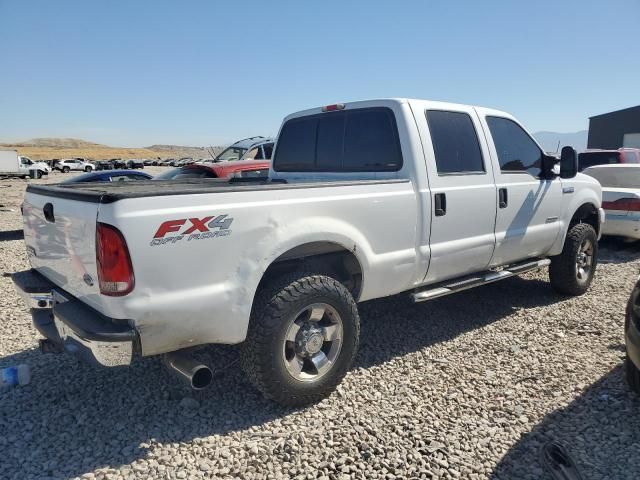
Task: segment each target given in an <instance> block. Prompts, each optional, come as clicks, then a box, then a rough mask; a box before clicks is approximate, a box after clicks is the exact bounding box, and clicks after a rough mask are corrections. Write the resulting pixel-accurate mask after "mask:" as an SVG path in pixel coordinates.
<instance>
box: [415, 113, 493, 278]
mask: <svg viewBox="0 0 640 480" xmlns="http://www.w3.org/2000/svg"><path fill="white" fill-rule="evenodd" d="M445 105H446V106H441V105H440V104H436V103H434V104H431V103H428V102H427V103H426V104H425V108H424V109H423V110H422V111H415V112H414V115H415V118H416V122H417V124H418V126H419V129H420V132H421V137H422V140H423V145H424V152H425V159H426V169H427V176H428V181H429V189H430V191H431V205H432V208H431V235H430V239H429V246H430V249H431V260H430V263H429V269H428V270H427V273H426V276H425V278H424V281H425V282H430V283H431V282H437V281H440V280H445V279H448V278H452V277H457V276H460V275H464V274H467V273H472V272H476V271H481V270H484V269H486V268H487V266H488V265H489V261H490V260H491V256H492V255H493V249H494V245H495V236H494V226H495V217H496V187H495V182H494V179H493V171H492V164H491V161H490V156H489V152H488V150H487V146H486V144H485V142H484V141H482V138H483V137H482V127H481V125H480V123H479V119H478V116H477V114H476V112H475V111H474V110H473V108H472V107H465V106H451V105H449V104H445Z"/></svg>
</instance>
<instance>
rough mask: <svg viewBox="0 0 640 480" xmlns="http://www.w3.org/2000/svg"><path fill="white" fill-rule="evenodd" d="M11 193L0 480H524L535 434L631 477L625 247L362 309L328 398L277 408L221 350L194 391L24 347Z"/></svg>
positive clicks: (151, 365) (635, 259)
mask: <svg viewBox="0 0 640 480" xmlns="http://www.w3.org/2000/svg"><path fill="white" fill-rule="evenodd" d="M149 170H150V171H151V170H152V169H149ZM52 177H53V178H50V179H48V180H44V181H45V182H50V181H57V180H58V179H60V178H62V177H61V174H54V175H53V176H52ZM29 181H32V180H29ZM27 183H28V181H23V180H2V181H0V204H2V205H3V207H0V272H2V273H3V274H4V275H3V276H1V277H0V291H1V292H3V296H2V303H1V304H0V305H1V306H0V367H4V366H8V365H15V364H18V363H27V364H29V365H30V366H31V369H32V375H33V380H32V383H31V384H29V385H27V386H24V387H20V388H13V389H5V390H3V391H0V452H1V457H0V478H2V479H5V478H6V479H20V480H23V479H29V478H75V477H81V478H110V479H123V478H125V479H128V478H166V479H183V478H195V479H197V478H246V479H250V478H263V479H266V478H275V479H278V478H299V479H305V478H306V479H312V478H324V479H343V478H344V479H346V478H358V479H374V478H381V479H382V478H384V479H393V478H468V479H481V478H493V479H540V478H550V477H547V476H546V474H545V473H544V472H543V470H542V466H541V464H540V462H539V449H540V446H541V445H542V444H544V443H545V442H546V441H547V440H550V439H557V440H560V441H562V442H563V443H565V444H566V445H567V447H568V449H569V451H570V452H571V453H572V455H573V457H574V458H575V460H576V463H577V464H578V465H579V466H580V468H581V470H582V473H583V475H584V477H585V479H621V478H629V479H632V478H638V477H639V476H640V455H639V454H640V409H639V407H640V400H639V399H638V398H636V397H635V396H634V395H633V394H631V393H630V392H629V390H628V389H627V387H626V385H625V383H624V381H623V369H622V367H621V365H622V360H623V358H624V339H623V323H624V307H625V303H626V300H627V297H628V295H629V292H630V291H631V288H632V286H633V283H634V281H635V279H636V277H637V275H638V270H639V266H640V247H639V246H638V245H637V244H624V243H621V242H614V241H607V242H605V244H604V245H603V246H602V255H601V264H600V265H599V267H598V272H597V276H596V279H595V281H594V284H593V286H592V288H591V290H590V291H589V292H588V293H587V294H586V295H584V296H582V297H580V298H567V297H562V296H559V295H557V294H555V293H554V292H553V291H552V290H551V288H550V287H549V285H548V283H547V274H546V272H540V273H536V274H528V275H526V276H525V277H523V278H515V279H510V280H506V281H504V282H501V283H497V284H493V285H489V286H485V287H481V288H478V289H475V290H470V291H466V292H463V293H460V294H458V295H454V296H450V297H445V298H442V299H439V300H435V301H432V302H430V303H426V304H421V305H413V304H411V303H410V302H409V301H408V299H407V298H406V297H404V296H397V297H393V298H388V299H384V300H376V301H373V302H367V303H365V304H362V305H361V317H362V341H361V345H362V346H361V350H360V353H359V355H358V357H357V360H356V362H355V366H354V367H353V369H352V370H351V372H350V373H349V374H348V375H347V377H346V379H345V381H344V382H343V384H342V385H341V387H340V388H339V390H338V392H337V393H336V394H334V395H333V396H332V397H331V398H329V399H327V400H324V401H323V402H321V403H320V404H318V405H316V406H313V407H310V408H306V409H302V410H292V409H285V408H282V407H279V406H277V405H274V404H272V403H270V402H268V401H266V400H264V399H263V398H262V397H261V396H260V395H259V394H258V393H256V392H255V391H254V390H253V389H252V388H251V387H250V386H249V384H248V383H247V381H246V380H245V378H244V376H243V374H242V372H241V371H240V369H239V366H238V363H237V359H238V351H237V348H236V347H212V348H209V349H207V350H205V351H203V353H202V357H203V359H205V360H207V361H208V362H210V364H211V365H212V366H213V367H215V369H216V381H215V383H214V385H213V386H212V387H211V388H210V389H208V390H207V391H204V392H199V393H197V394H191V393H190V392H189V391H187V390H185V389H184V388H183V387H182V386H181V385H179V384H177V383H176V381H175V380H174V378H173V376H171V374H170V373H168V372H167V371H166V370H165V369H164V367H163V366H162V365H161V363H160V362H159V360H158V359H153V358H152V359H143V360H137V361H136V362H135V363H134V365H133V366H132V367H130V368H124V369H110V370H108V369H94V368H91V367H88V366H85V365H81V364H79V363H77V362H76V361H75V360H74V359H73V358H70V357H68V356H65V355H42V354H40V353H39V352H38V351H37V350H36V347H37V339H38V335H37V333H36V332H35V330H34V329H33V327H32V326H31V323H30V316H29V315H28V313H27V312H26V310H25V308H24V307H23V305H22V304H21V302H20V300H19V299H18V297H17V296H16V294H15V293H14V292H13V289H12V288H11V282H10V279H9V278H7V277H6V274H10V273H12V272H14V271H16V270H21V269H25V268H27V258H26V255H25V253H24V246H23V242H22V237H21V232H20V228H21V222H20V218H19V203H20V201H21V199H22V195H23V191H24V188H25V185H26V184H27ZM6 208H8V209H12V210H13V211H4V210H5V209H6Z"/></svg>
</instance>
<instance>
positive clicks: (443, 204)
mask: <svg viewBox="0 0 640 480" xmlns="http://www.w3.org/2000/svg"><path fill="white" fill-rule="evenodd" d="M433 206H434V209H435V213H436V217H442V216H443V215H446V214H447V196H446V195H445V194H444V193H436V194H435V195H434V196H433Z"/></svg>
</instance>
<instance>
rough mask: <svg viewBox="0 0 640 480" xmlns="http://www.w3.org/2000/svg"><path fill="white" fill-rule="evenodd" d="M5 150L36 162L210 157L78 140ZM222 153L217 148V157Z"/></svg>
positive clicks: (203, 152) (187, 150)
mask: <svg viewBox="0 0 640 480" xmlns="http://www.w3.org/2000/svg"><path fill="white" fill-rule="evenodd" d="M0 147H1V148H9V149H14V150H17V151H18V153H19V154H20V155H26V156H28V157H30V158H32V159H33V160H51V159H56V158H57V159H62V158H74V157H81V158H86V159H88V160H105V159H110V158H125V159H126V158H158V157H159V158H163V159H164V158H183V157H191V158H195V159H199V158H210V156H211V155H210V154H209V152H208V149H207V148H205V147H187V146H182V145H152V146H150V147H145V148H127V147H110V146H108V145H101V144H99V143H94V142H88V141H86V140H81V139H78V138H32V139H29V140H25V141H23V142H16V143H0ZM221 150H222V148H220V147H213V151H214V154H217V153H219V152H220V151H221Z"/></svg>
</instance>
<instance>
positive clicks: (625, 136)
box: [587, 105, 640, 149]
mask: <svg viewBox="0 0 640 480" xmlns="http://www.w3.org/2000/svg"><path fill="white" fill-rule="evenodd" d="M621 147H635V148H640V105H638V106H637V107H630V108H625V109H623V110H617V111H615V112H610V113H603V114H602V115H596V116H595V117H590V118H589V139H588V140H587V148H605V149H617V148H621Z"/></svg>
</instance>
